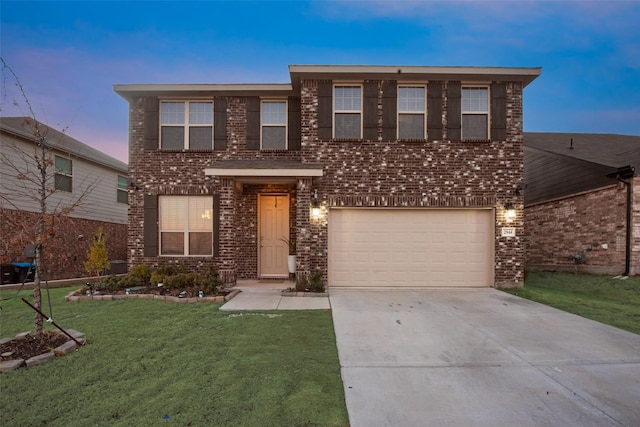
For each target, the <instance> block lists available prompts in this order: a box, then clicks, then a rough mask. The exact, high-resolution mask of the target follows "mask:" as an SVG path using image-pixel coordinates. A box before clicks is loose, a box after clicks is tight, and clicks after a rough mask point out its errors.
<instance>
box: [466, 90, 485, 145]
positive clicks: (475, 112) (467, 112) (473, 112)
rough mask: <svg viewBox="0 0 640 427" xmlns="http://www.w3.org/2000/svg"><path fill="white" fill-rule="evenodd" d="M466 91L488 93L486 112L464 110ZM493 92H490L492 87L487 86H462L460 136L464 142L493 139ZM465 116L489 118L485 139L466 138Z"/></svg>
mask: <svg viewBox="0 0 640 427" xmlns="http://www.w3.org/2000/svg"><path fill="white" fill-rule="evenodd" d="M465 89H486V91H487V105H486V107H487V109H486V111H465V110H464V109H463V107H464V102H463V98H464V90H465ZM490 106H491V92H490V87H489V85H488V84H487V85H485V84H474V85H462V89H461V93H460V111H461V113H460V114H461V116H460V135H461V137H462V138H461V139H462V140H463V141H473V140H478V139H479V140H485V139H486V140H490V139H491V117H490V113H491V107H490ZM465 115H486V117H487V134H486V136H485V138H466V137H465V135H464V116H465Z"/></svg>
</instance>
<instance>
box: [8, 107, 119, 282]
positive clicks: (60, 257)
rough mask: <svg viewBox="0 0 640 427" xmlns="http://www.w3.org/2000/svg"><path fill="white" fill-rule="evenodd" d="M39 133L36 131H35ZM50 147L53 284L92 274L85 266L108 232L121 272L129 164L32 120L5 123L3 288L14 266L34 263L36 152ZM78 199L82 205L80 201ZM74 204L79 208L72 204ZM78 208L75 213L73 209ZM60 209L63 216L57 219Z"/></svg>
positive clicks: (47, 263) (48, 249)
mask: <svg viewBox="0 0 640 427" xmlns="http://www.w3.org/2000/svg"><path fill="white" fill-rule="evenodd" d="M36 129H38V130H37V131H36ZM38 135H42V137H43V138H44V141H45V143H46V144H47V147H48V148H47V150H46V159H47V161H48V162H49V164H48V168H47V169H48V171H47V172H48V175H47V178H46V192H47V194H48V196H47V215H46V217H45V221H46V222H47V223H48V224H49V225H50V227H49V230H50V233H48V234H47V236H45V241H44V242H43V247H44V255H45V259H44V269H45V277H44V278H46V279H49V280H54V279H70V278H77V277H85V276H87V272H86V271H85V269H84V261H85V260H86V258H87V251H88V250H89V248H90V246H91V243H92V241H93V238H92V237H93V236H94V235H95V233H96V232H97V231H98V228H99V227H102V228H103V231H104V234H105V236H106V245H107V252H108V255H109V258H110V259H111V260H112V261H114V262H113V264H112V266H113V270H112V271H113V272H118V268H117V267H118V263H117V262H116V261H120V264H119V265H121V266H122V267H124V260H126V257H127V252H126V250H127V243H126V239H127V208H128V205H127V193H128V188H127V185H128V172H127V164H126V163H123V162H121V161H119V160H117V159H114V158H113V157H111V156H108V155H107V154H105V153H102V152H100V151H98V150H96V149H94V148H92V147H90V146H88V145H86V144H84V143H82V142H80V141H78V140H77V139H74V138H72V137H71V136H69V135H67V134H65V133H64V132H60V131H57V130H56V129H53V128H51V127H49V126H47V125H45V124H43V123H39V122H36V121H35V120H33V119H31V118H29V117H2V118H0V212H1V215H0V237H1V238H0V255H1V257H2V264H3V270H2V271H3V283H4V282H11V281H12V275H11V274H10V272H11V264H12V263H15V262H18V263H26V264H27V265H29V263H30V262H31V261H32V260H31V259H30V258H29V257H27V256H25V247H26V246H27V245H29V244H34V243H36V242H37V236H36V224H37V222H38V218H39V212H40V209H41V206H40V196H39V195H38V194H39V193H38V191H39V189H40V185H39V184H40V181H39V179H40V178H39V171H38V168H37V165H36V159H35V154H36V153H39V154H41V151H40V150H39V149H38V146H39V143H40V142H41V139H40V138H39V137H38ZM78 201H81V203H78ZM74 206H75V207H74ZM72 207H74V208H73V209H70V208H72ZM61 212H63V214H60V213H61Z"/></svg>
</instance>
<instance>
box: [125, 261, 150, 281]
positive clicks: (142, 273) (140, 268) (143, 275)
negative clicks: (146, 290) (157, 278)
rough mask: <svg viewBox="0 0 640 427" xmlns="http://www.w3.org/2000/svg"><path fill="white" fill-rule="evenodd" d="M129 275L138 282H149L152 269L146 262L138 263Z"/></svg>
mask: <svg viewBox="0 0 640 427" xmlns="http://www.w3.org/2000/svg"><path fill="white" fill-rule="evenodd" d="M129 276H130V277H132V278H133V279H134V280H136V281H138V282H142V283H144V284H147V283H149V279H150V278H151V270H149V267H147V266H146V265H144V264H138V265H136V266H135V267H133V268H132V269H131V271H130V272H129Z"/></svg>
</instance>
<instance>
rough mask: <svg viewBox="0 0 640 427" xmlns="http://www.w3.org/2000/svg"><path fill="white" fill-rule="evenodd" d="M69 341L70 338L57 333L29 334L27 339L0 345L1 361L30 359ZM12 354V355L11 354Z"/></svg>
mask: <svg viewBox="0 0 640 427" xmlns="http://www.w3.org/2000/svg"><path fill="white" fill-rule="evenodd" d="M67 341H69V337H68V336H66V335H65V334H63V333H61V332H57V331H44V332H43V333H42V334H39V335H37V334H29V335H27V336H26V337H25V339H21V340H18V339H15V338H14V339H13V340H11V341H9V342H7V343H4V344H0V360H2V361H5V360H11V359H24V360H27V359H30V358H32V357H33V356H38V355H40V354H43V353H47V352H49V351H52V350H53V349H55V348H56V347H59V346H61V345H62V344H64V343H66V342H67ZM9 353H10V354H9Z"/></svg>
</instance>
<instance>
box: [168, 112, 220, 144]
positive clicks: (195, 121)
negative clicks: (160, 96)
mask: <svg viewBox="0 0 640 427" xmlns="http://www.w3.org/2000/svg"><path fill="white" fill-rule="evenodd" d="M160 126H161V130H160V147H161V148H163V149H168V150H211V149H212V147H213V102H202V101H188V102H183V101H179V102H175V101H163V102H161V103H160Z"/></svg>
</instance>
